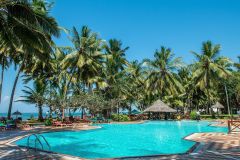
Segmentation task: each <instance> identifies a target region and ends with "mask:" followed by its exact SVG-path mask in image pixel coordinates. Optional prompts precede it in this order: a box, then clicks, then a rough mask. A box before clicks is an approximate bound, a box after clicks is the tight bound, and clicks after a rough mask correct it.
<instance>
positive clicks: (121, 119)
mask: <svg viewBox="0 0 240 160" xmlns="http://www.w3.org/2000/svg"><path fill="white" fill-rule="evenodd" d="M112 120H113V121H119V122H125V121H130V118H129V117H128V116H127V115H123V114H119V115H118V114H112Z"/></svg>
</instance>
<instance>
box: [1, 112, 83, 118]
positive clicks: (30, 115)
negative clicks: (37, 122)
mask: <svg viewBox="0 0 240 160" xmlns="http://www.w3.org/2000/svg"><path fill="white" fill-rule="evenodd" d="M72 115H73V116H81V112H76V113H72ZM32 116H33V117H34V118H38V113H22V115H21V116H18V117H22V120H27V119H30V117H32ZM56 116H57V115H56V114H53V117H56ZM66 116H68V113H66ZM0 117H7V113H0ZM15 117H16V116H14V115H12V118H15ZM43 117H46V113H43Z"/></svg>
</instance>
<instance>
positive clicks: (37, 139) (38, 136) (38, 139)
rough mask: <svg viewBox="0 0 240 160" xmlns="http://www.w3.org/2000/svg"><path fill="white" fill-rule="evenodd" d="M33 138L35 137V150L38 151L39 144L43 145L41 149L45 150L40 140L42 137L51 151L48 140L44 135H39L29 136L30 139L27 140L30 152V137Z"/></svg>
mask: <svg viewBox="0 0 240 160" xmlns="http://www.w3.org/2000/svg"><path fill="white" fill-rule="evenodd" d="M32 136H34V137H35V147H34V149H35V150H37V142H38V143H39V144H40V145H41V148H42V150H43V144H42V142H41V140H40V137H41V138H42V139H43V140H44V141H45V143H46V144H47V146H48V149H49V150H51V147H50V145H49V143H48V141H47V140H46V138H45V137H44V136H43V135H38V134H32V135H30V136H28V139H27V150H29V148H30V143H29V141H30V137H32Z"/></svg>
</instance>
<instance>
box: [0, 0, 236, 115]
mask: <svg viewBox="0 0 240 160" xmlns="http://www.w3.org/2000/svg"><path fill="white" fill-rule="evenodd" d="M239 8H240V1H239V0H68V1H67V0H55V5H54V8H53V10H52V12H51V14H52V15H53V16H55V17H56V19H57V21H58V23H59V24H60V25H61V26H62V27H65V28H68V29H71V28H72V26H76V27H77V28H79V29H80V28H81V26H83V25H87V26H89V27H90V28H91V29H92V30H93V31H95V32H97V33H99V35H100V37H101V38H103V39H106V40H108V39H110V38H117V39H120V40H121V41H122V42H123V44H124V46H129V47H130V49H129V51H128V52H127V54H126V56H127V58H128V59H129V60H135V59H137V60H139V61H140V60H142V59H144V58H152V57H153V52H154V51H155V50H156V49H157V48H159V47H160V46H162V45H163V46H166V47H170V48H171V49H172V50H173V52H174V53H175V55H176V56H179V57H182V58H183V60H184V62H186V63H191V62H193V60H194V57H193V56H192V55H191V54H190V51H196V52H200V48H201V43H202V42H203V41H206V40H211V41H212V42H213V43H215V44H221V46H222V51H221V55H223V56H227V57H229V58H231V59H232V60H233V61H238V59H237V56H239V55H240V18H239V17H240V10H239ZM55 42H56V43H57V44H58V45H60V46H70V45H71V43H70V42H69V40H68V38H67V36H66V35H65V34H64V33H63V34H62V36H61V37H60V39H56V40H55ZM15 74H16V73H15V71H14V69H13V68H10V69H9V70H8V71H7V72H6V74H5V79H4V86H3V103H1V104H0V113H2V112H6V111H7V108H8V104H9V97H10V93H11V89H12V84H13V80H14V77H15ZM21 83H22V82H21V80H20V81H19V83H18V87H17V91H16V96H15V99H17V98H18V97H19V96H20V95H21V94H22V93H21V90H22V89H23V84H21ZM28 85H29V86H31V84H28ZM16 109H19V110H21V111H23V112H34V111H36V109H35V107H34V106H32V105H27V104H23V103H19V102H18V103H14V107H13V111H15V110H16Z"/></svg>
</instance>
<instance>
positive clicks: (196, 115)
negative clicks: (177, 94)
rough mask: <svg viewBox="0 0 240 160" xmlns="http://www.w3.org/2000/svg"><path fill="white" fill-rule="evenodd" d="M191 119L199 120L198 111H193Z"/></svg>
mask: <svg viewBox="0 0 240 160" xmlns="http://www.w3.org/2000/svg"><path fill="white" fill-rule="evenodd" d="M190 119H192V120H197V119H198V114H197V111H196V110H193V111H191V113H190Z"/></svg>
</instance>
